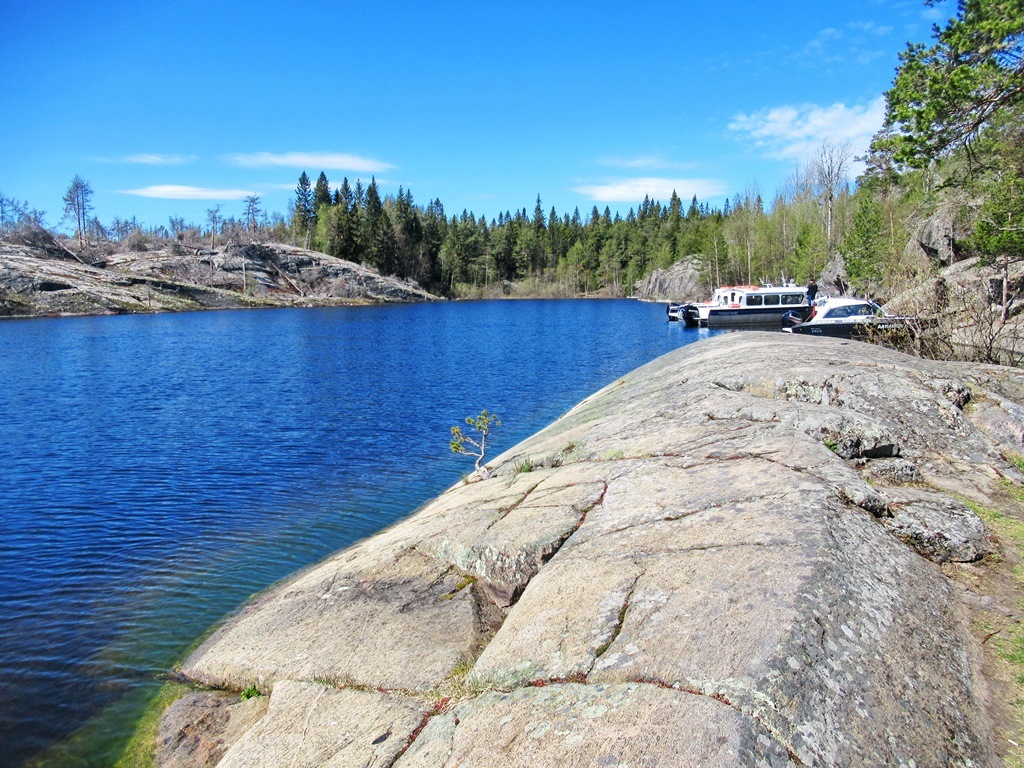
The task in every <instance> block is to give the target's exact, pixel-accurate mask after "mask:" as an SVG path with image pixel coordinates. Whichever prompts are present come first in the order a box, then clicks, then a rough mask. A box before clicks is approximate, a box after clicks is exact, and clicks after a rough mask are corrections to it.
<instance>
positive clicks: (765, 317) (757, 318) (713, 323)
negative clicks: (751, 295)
mask: <svg viewBox="0 0 1024 768" xmlns="http://www.w3.org/2000/svg"><path fill="white" fill-rule="evenodd" d="M792 309H793V306H792V305H780V306H777V307H712V308H711V309H710V310H709V311H708V319H707V326H708V328H736V327H739V326H744V325H772V326H775V327H778V326H779V324H780V323H781V322H782V316H783V315H784V314H786V313H787V312H789V311H791V310H792Z"/></svg>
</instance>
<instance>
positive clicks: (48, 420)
mask: <svg viewBox="0 0 1024 768" xmlns="http://www.w3.org/2000/svg"><path fill="white" fill-rule="evenodd" d="M709 333H714V332H708V331H707V330H706V329H702V330H694V329H686V328H683V327H682V326H681V325H680V324H670V323H667V322H666V321H665V311H664V305H661V304H642V303H639V302H634V301H626V300H623V301H581V300H576V301H515V302H501V301H499V302H464V303H463V302H460V303H444V304H417V305H401V306H385V307H358V308H324V309H295V310H272V311H252V312H208V313H195V314H180V315H155V316H120V317H91V318H63V319H52V320H28V321H19V322H9V323H0V414H2V418H0V467H2V468H3V469H2V471H3V482H2V483H0V566H2V571H0V579H2V580H3V585H2V587H0V625H2V626H3V632H2V633H0V743H3V745H4V754H5V760H4V762H5V764H9V765H13V766H18V765H25V764H40V765H75V766H92V765H96V766H101V765H111V764H113V762H114V761H115V760H116V757H117V755H118V753H119V751H120V750H121V748H122V747H123V745H124V742H125V740H126V739H127V738H128V736H129V735H130V733H131V730H132V727H133V725H134V722H135V720H136V719H137V718H138V716H139V715H140V714H141V711H142V709H143V707H144V706H145V703H146V701H147V699H148V698H150V697H151V696H152V695H153V694H154V693H155V692H156V691H157V690H158V689H159V687H160V685H161V681H162V679H163V678H164V676H165V674H166V672H167V670H168V669H170V668H171V667H172V666H173V664H174V663H175V662H176V661H177V660H179V659H180V657H181V655H182V654H183V653H184V652H185V651H186V650H187V649H188V648H189V647H190V646H191V644H192V643H193V642H194V641H195V639H196V638H197V637H198V636H200V635H201V634H202V633H203V632H204V631H206V630H207V629H208V628H209V627H210V626H211V625H212V624H214V623H215V622H217V621H218V620H220V619H221V618H222V617H223V616H225V614H227V613H229V612H231V611H232V610H234V609H236V608H237V607H238V606H239V605H240V604H241V603H243V602H244V601H245V600H246V599H247V598H248V597H250V596H251V595H253V594H254V593H256V592H259V591H260V590H262V589H264V588H266V587H267V586H268V585H270V584H272V583H273V582H275V581H277V580H279V579H281V578H283V577H285V576H287V575H288V574H290V573H292V572H294V571H296V570H298V569H300V568H302V567H304V566H307V565H309V564H311V563H314V562H316V561H318V560H320V559H322V558H323V557H324V556H326V555H328V554H329V553H331V552H333V551H335V550H337V549H339V548H341V547H344V546H347V545H349V544H351V543H353V542H355V541H357V540H359V539H361V538H364V537H366V536H369V535H371V534H373V533H374V532H376V531H378V530H380V529H381V528H384V527H386V526H387V525H390V524H391V523H393V522H395V521H396V520H398V519H401V518H403V517H405V516H407V515H408V514H410V513H411V512H412V511H413V510H415V509H416V508H417V507H419V506H420V505H422V504H423V503H424V502H426V501H428V500H429V499H431V498H433V497H434V496H436V495H437V494H438V493H440V492H441V491H443V490H444V489H445V488H446V487H448V486H449V485H451V484H452V483H453V482H455V481H456V480H457V479H458V478H459V477H460V476H461V475H463V474H465V473H467V472H469V471H470V470H471V469H472V460H471V459H468V458H467V457H458V456H454V455H453V454H451V453H450V451H449V450H448V439H449V428H450V427H451V426H452V425H453V424H459V423H461V422H462V420H463V418H464V417H466V416H470V415H476V414H477V413H479V411H480V410H481V409H483V408H487V409H488V410H490V411H492V412H494V413H497V414H498V415H499V416H500V418H501V420H502V422H503V424H502V426H501V427H500V428H499V429H498V430H497V431H496V432H495V433H494V435H493V445H492V446H491V450H489V451H488V454H489V455H491V456H496V455H497V454H498V453H500V452H501V451H503V450H505V449H506V448H508V447H511V446H512V445H513V444H515V443H516V442H518V441H520V440H522V439H524V438H525V437H527V436H529V435H530V434H532V433H533V432H535V431H537V430H538V429H540V428H541V427H543V426H544V425H546V424H547V423H549V422H551V421H552V420H554V419H555V418H557V417H558V416H559V415H561V414H562V413H564V412H565V411H566V410H567V409H568V408H570V407H571V406H572V405H573V404H575V403H576V402H578V401H579V400H581V399H582V398H584V397H586V396H587V395H589V394H590V393H592V392H594V391H595V390H597V389H599V388H600V387H602V386H604V385H606V384H609V383H611V382H612V381H614V380H615V379H616V378H618V377H619V376H622V375H624V374H625V373H627V372H629V371H631V370H632V369H634V368H636V367H637V366H639V365H641V364H643V363H645V362H648V361H650V360H653V359H654V358H656V357H658V356H659V355H661V354H663V353H665V352H668V351H670V350H672V349H674V348H676V347H679V346H681V345H683V344H687V343H690V342H693V341H697V340H699V339H701V338H707V336H708V335H709Z"/></svg>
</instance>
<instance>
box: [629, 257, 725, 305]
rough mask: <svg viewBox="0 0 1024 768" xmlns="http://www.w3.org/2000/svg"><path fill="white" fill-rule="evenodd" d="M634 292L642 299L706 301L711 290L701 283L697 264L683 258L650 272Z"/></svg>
mask: <svg viewBox="0 0 1024 768" xmlns="http://www.w3.org/2000/svg"><path fill="white" fill-rule="evenodd" d="M636 293H637V298H638V299H641V300H642V301H706V300H707V298H708V296H709V295H710V294H711V291H710V289H709V288H708V286H707V285H706V284H703V283H701V279H700V271H699V270H698V269H697V266H696V265H695V264H693V263H692V262H690V261H688V260H683V261H678V262H676V263H675V264H673V265H672V266H671V267H669V268H668V269H656V270H654V271H653V272H651V274H649V275H647V277H645V278H644V279H643V280H641V281H640V284H639V285H638V286H637V292H636Z"/></svg>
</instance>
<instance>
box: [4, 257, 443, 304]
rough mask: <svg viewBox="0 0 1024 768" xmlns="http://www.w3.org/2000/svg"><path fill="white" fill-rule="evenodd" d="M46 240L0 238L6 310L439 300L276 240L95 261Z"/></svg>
mask: <svg viewBox="0 0 1024 768" xmlns="http://www.w3.org/2000/svg"><path fill="white" fill-rule="evenodd" d="M44 245H45V244H24V243H11V242H0V317H2V316H34V315H67V314H78V315H80V314H122V313H140V312H141V313H144V312H174V311H182V310H196V309H223V308H232V307H275V306H319V305H331V304H352V303H359V302H363V303H366V302H393V301H430V300H436V299H437V297H436V296H432V295H431V294H429V293H427V292H426V291H424V290H423V289H421V288H420V287H419V286H418V285H416V284H415V283H411V282H409V281H405V280H400V279H397V278H392V277H384V276H382V275H380V274H378V273H377V272H376V271H374V270H372V269H369V268H367V267H363V266H360V265H358V264H353V263H351V262H347V261H343V260H341V259H336V258H334V257H332V256H328V255H326V254H323V253H317V252H315V251H307V250H303V249H300V248H292V247H290V246H285V245H280V244H248V245H236V246H230V247H226V248H217V249H201V248H200V249H197V248H185V247H183V246H180V245H173V246H169V247H167V248H162V249H159V250H151V251H139V252H131V253H118V254H110V255H107V256H104V257H102V260H99V257H98V256H96V257H94V259H93V262H94V263H83V262H84V261H88V260H86V259H82V260H78V259H77V258H76V257H75V254H73V253H71V252H70V251H64V250H61V249H60V248H59V247H57V244H56V243H51V247H44Z"/></svg>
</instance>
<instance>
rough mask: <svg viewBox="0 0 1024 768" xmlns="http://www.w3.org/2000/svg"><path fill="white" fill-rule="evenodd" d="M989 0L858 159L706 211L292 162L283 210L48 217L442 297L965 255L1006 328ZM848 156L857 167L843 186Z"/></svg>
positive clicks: (904, 275)
mask: <svg viewBox="0 0 1024 768" xmlns="http://www.w3.org/2000/svg"><path fill="white" fill-rule="evenodd" d="M1004 5H1007V4H1004V3H994V2H980V0H971V1H969V2H968V1H965V2H961V3H960V4H959V6H958V12H957V16H956V17H955V18H953V19H951V20H950V21H949V22H948V23H947V25H946V26H945V27H943V28H938V27H936V28H935V31H934V39H933V40H932V41H931V43H930V44H911V45H908V47H907V49H906V50H905V51H904V52H903V53H902V54H901V55H900V60H901V64H900V67H899V68H898V70H897V73H896V77H895V79H894V81H893V85H892V87H891V88H890V90H889V91H887V92H886V99H887V113H886V121H885V125H884V126H883V127H882V129H881V130H880V131H879V132H878V133H877V134H876V136H875V137H874V140H873V142H872V144H871V147H870V149H869V151H868V152H867V153H866V154H865V155H863V156H861V157H856V158H855V157H854V156H853V154H852V151H851V149H850V147H849V145H847V144H845V143H843V142H842V141H825V142H824V143H822V145H821V146H820V147H819V148H818V150H817V152H816V153H815V154H814V156H813V157H812V158H811V159H810V160H809V161H807V162H806V163H804V164H802V165H800V166H798V167H796V168H794V170H793V172H792V174H791V176H790V177H789V178H788V180H787V181H786V182H785V183H784V184H783V185H781V187H780V188H779V189H776V190H773V191H766V190H761V189H759V188H758V187H757V186H756V185H753V184H752V185H750V186H748V187H747V188H746V189H744V190H743V191H742V192H739V193H737V194H735V195H734V196H732V197H731V198H729V199H728V200H726V201H724V203H723V204H722V205H721V206H720V207H719V206H716V205H711V204H710V203H709V202H707V201H701V200H699V199H697V197H692V198H690V199H689V200H686V199H683V198H681V197H680V196H679V195H678V194H676V193H675V192H674V193H673V194H672V195H671V197H670V198H669V199H668V200H653V199H651V198H649V197H648V198H645V199H644V200H642V201H638V202H637V204H635V205H634V206H632V207H630V208H629V210H628V211H627V212H626V213H625V214H624V215H623V214H621V213H620V212H618V211H616V212H613V211H612V210H611V208H610V207H609V206H604V207H599V206H597V205H594V206H593V207H591V208H590V210H589V211H580V210H579V208H578V207H577V208H575V209H574V210H572V211H558V210H556V209H555V208H554V207H550V208H548V207H546V206H545V205H544V204H543V200H542V197H541V195H539V194H538V196H537V197H536V200H535V201H534V202H533V205H532V206H524V207H522V208H520V209H518V210H514V211H502V212H498V213H497V215H493V214H491V213H478V212H474V211H470V210H463V211H459V212H453V211H449V210H446V209H445V206H444V203H443V202H442V201H441V200H440V199H437V198H435V199H433V200H430V201H429V202H428V203H426V204H425V205H423V204H421V203H417V202H416V200H415V199H414V197H413V193H412V191H411V190H408V189H404V188H399V190H398V192H397V193H396V194H388V195H382V193H381V191H380V189H379V187H378V184H377V182H376V180H375V179H371V180H370V182H369V183H368V184H366V185H365V186H364V184H363V182H362V181H359V180H356V181H355V182H354V183H353V182H350V181H349V179H347V178H343V179H342V180H341V181H340V183H338V182H337V179H334V180H331V179H328V177H327V175H326V173H324V172H320V173H319V174H318V175H317V176H316V179H315V181H314V180H313V179H312V177H311V176H310V175H309V174H307V173H306V172H303V173H302V174H301V176H299V178H298V179H297V183H296V187H295V194H294V198H293V200H292V202H291V204H290V206H289V210H288V211H287V212H285V213H283V214H282V213H275V212H268V211H266V210H265V209H264V207H263V205H262V203H261V201H260V198H259V197H257V196H251V197H249V198H247V199H246V200H245V201H244V204H243V205H241V206H240V207H239V210H238V211H235V212H233V213H232V212H228V211H225V210H224V206H222V205H217V206H214V207H213V208H210V209H209V210H208V211H207V212H206V219H205V221H202V222H187V221H185V220H184V219H182V218H176V217H171V218H170V219H169V220H168V222H167V224H161V225H157V226H146V225H144V224H142V223H140V222H138V221H136V220H135V219H134V218H131V219H127V220H125V219H120V218H115V219H114V220H113V221H111V222H107V223H103V222H100V221H99V220H98V219H97V218H96V217H95V216H94V215H93V213H92V203H91V199H92V190H91V188H90V186H89V184H88V182H87V181H86V180H84V179H82V178H80V177H78V176H76V177H75V178H74V179H73V180H72V182H71V184H70V186H69V187H68V189H67V192H66V194H65V197H64V203H65V210H64V219H63V220H62V224H67V225H68V226H69V227H70V229H71V230H72V231H73V232H74V236H73V237H72V238H68V239H67V240H66V241H65V246H66V247H67V248H68V250H69V251H73V252H74V253H75V254H76V256H79V257H82V260H85V261H89V259H90V258H91V257H89V256H88V254H89V253H94V254H100V255H101V256H102V254H103V253H110V252H116V251H125V250H147V249H152V248H160V247H166V246H167V245H168V244H179V245H186V246H189V247H195V248H201V247H204V246H205V247H210V248H213V247H216V246H217V245H218V244H221V245H232V244H242V243H253V242H255V243H280V244H287V245H293V246H299V247H302V248H307V249H312V250H315V251H320V252H323V253H325V254H328V255H330V256H334V257H338V258H341V259H344V260H347V261H352V262H355V263H357V264H363V265H366V266H369V267H372V268H373V269H375V270H377V271H379V272H380V273H381V274H384V275H393V276H396V277H399V278H404V279H410V280H414V281H416V282H417V283H418V284H419V285H420V286H422V287H423V288H424V289H426V290H427V291H430V292H432V293H434V294H437V295H441V296H446V297H454V298H459V297H486V296H496V295H504V294H507V293H509V285H510V284H511V285H513V286H514V287H515V289H516V290H515V294H516V295H536V296H579V295H605V296H627V295H631V294H633V292H634V291H635V289H636V286H637V284H638V282H639V281H640V280H641V279H642V278H644V277H645V276H646V275H649V274H650V273H651V272H652V271H653V270H655V269H658V268H666V267H669V266H670V265H673V264H677V263H686V264H689V265H690V266H691V267H692V268H693V269H694V270H695V271H696V272H697V273H698V274H699V275H700V278H701V281H702V284H703V285H706V286H708V287H709V288H710V287H713V286H715V285H718V284H727V283H756V282H759V281H764V282H778V281H780V280H788V279H794V280H796V281H797V282H801V283H802V282H804V281H806V280H807V279H809V278H811V277H814V278H816V279H820V277H821V276H822V274H823V272H824V271H825V270H826V267H828V269H829V270H831V271H832V272H833V273H834V274H837V275H839V276H840V279H839V280H838V282H836V283H835V284H836V285H838V286H840V287H841V289H842V290H844V291H847V292H851V293H858V294H862V295H871V296H874V297H876V298H878V299H880V300H883V301H884V300H886V299H889V298H892V297H895V296H899V295H903V294H905V293H906V292H907V291H908V290H910V289H912V288H914V287H915V286H918V285H920V284H922V283H923V282H925V281H928V280H934V279H936V278H937V277H940V276H941V275H940V271H941V270H942V269H945V268H948V267H949V266H950V265H952V264H956V263H959V262H964V261H967V260H971V259H974V260H975V261H976V262H977V264H978V266H979V267H988V268H992V267H996V268H1000V269H1001V270H1002V273H1003V278H1002V282H1001V284H1000V285H998V286H995V287H993V286H992V284H991V279H990V277H989V276H986V277H985V278H984V279H983V280H982V282H983V283H984V285H981V283H979V286H980V287H976V291H981V293H983V294H984V293H986V292H987V293H988V294H992V295H991V296H990V298H991V302H990V303H991V305H992V306H993V307H998V312H999V314H1000V317H1001V320H1002V321H1004V322H1005V321H1007V320H1008V319H1010V318H1012V317H1014V316H1016V314H1017V310H1018V306H1017V305H1018V304H1019V303H1020V301H1019V293H1020V288H1021V287H1022V285H1020V284H1019V283H1020V282H1021V281H1020V280H1018V279H1017V278H1015V277H1013V276H1012V275H1011V273H1013V272H1015V265H1017V264H1018V263H1020V262H1022V261H1024V226H1021V222H1022V221H1024V52H1022V48H1021V45H1020V40H1021V38H1022V35H1024V10H1022V8H1021V7H1020V3H1019V2H1014V3H1010V4H1009V5H1008V6H1007V7H1003V6H1004ZM855 161H859V163H860V165H859V166H858V167H863V169H864V170H863V172H862V173H861V174H860V175H859V176H858V177H857V178H856V179H855V180H851V178H850V175H851V169H852V168H853V164H854V162H855ZM310 170H311V171H312V172H313V173H317V171H316V169H310ZM43 222H44V214H43V213H42V212H40V211H36V210H33V209H32V207H31V205H30V204H28V203H27V202H25V203H23V202H19V201H17V200H15V199H12V198H10V197H8V196H5V195H3V194H0V236H3V237H7V238H9V237H12V236H15V235H17V234H18V233H19V232H20V233H24V232H25V231H26V230H32V229H33V228H36V229H38V228H40V227H43ZM929 228H930V230H934V231H928V232H926V234H927V237H922V232H923V231H924V230H928V229H929ZM932 243H939V245H938V246H935V247H933V246H932ZM83 255H84V256H83ZM980 279H981V278H979V280H980ZM976 282H977V281H976ZM997 294H998V295H997Z"/></svg>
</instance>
